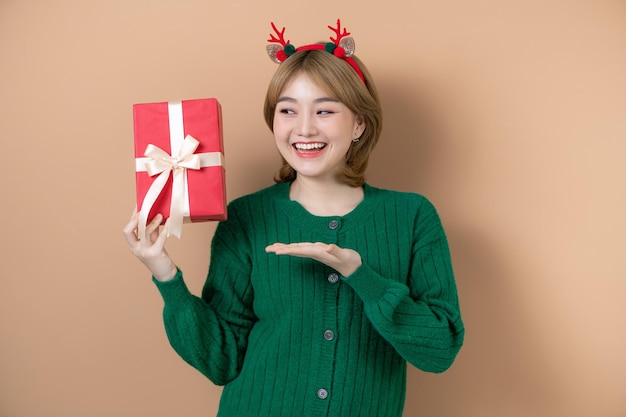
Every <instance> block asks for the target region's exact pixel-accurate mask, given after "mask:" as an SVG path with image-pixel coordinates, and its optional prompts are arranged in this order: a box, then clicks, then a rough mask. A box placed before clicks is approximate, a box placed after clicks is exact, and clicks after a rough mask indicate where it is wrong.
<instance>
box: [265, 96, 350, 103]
mask: <svg viewBox="0 0 626 417" xmlns="http://www.w3.org/2000/svg"><path fill="white" fill-rule="evenodd" d="M283 101H288V102H290V103H296V102H297V101H298V100H296V99H295V98H293V97H288V96H282V97H279V98H278V100H276V104H278V103H281V102H283ZM328 101H330V102H333V103H339V100H337V99H336V98H331V97H320V98H316V99H315V100H313V102H314V103H325V102H328Z"/></svg>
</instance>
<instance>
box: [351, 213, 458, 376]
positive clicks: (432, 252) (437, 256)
mask: <svg viewBox="0 0 626 417" xmlns="http://www.w3.org/2000/svg"><path fill="white" fill-rule="evenodd" d="M343 279H344V281H345V282H347V283H348V284H349V285H350V286H351V287H352V288H353V289H354V290H355V292H356V293H357V295H358V296H359V297H360V298H361V300H362V301H363V303H364V308H365V313H366V315H367V317H368V318H369V320H370V321H371V322H372V324H373V326H374V328H375V329H376V330H377V331H378V332H379V333H380V334H381V335H382V337H383V338H385V339H386V340H387V341H388V342H389V343H390V344H391V345H392V346H393V347H394V348H395V349H396V351H397V352H398V354H400V355H401V356H402V357H403V358H404V359H406V360H407V361H408V362H409V363H411V364H412V365H413V366H415V367H417V368H419V369H421V370H423V371H427V372H435V373H440V372H443V371H445V370H447V369H448V368H449V367H450V366H451V365H452V363H453V362H454V360H455V358H456V356H457V354H458V352H459V350H460V349H461V346H462V344H463V340H464V334H465V331H464V325H463V321H462V319H461V313H460V308H459V301H458V295H457V289H456V283H455V281H454V276H453V272H452V264H451V259H450V252H449V248H448V243H447V239H446V237H445V234H444V231H443V228H442V226H441V222H440V220H439V217H438V215H437V213H436V211H435V209H434V207H433V206H432V205H431V204H430V203H429V202H427V201H426V203H425V204H424V205H423V207H422V209H420V211H419V213H418V216H417V220H416V222H415V227H414V231H413V250H412V253H411V269H410V273H409V277H408V281H407V284H408V285H407V284H405V283H403V282H400V281H399V280H397V279H392V278H391V277H385V276H382V275H381V274H379V273H378V272H376V271H374V270H373V269H372V268H371V267H370V266H369V265H367V263H365V262H364V263H363V265H361V267H359V269H357V270H356V271H355V272H354V273H353V274H351V275H350V276H349V277H343Z"/></svg>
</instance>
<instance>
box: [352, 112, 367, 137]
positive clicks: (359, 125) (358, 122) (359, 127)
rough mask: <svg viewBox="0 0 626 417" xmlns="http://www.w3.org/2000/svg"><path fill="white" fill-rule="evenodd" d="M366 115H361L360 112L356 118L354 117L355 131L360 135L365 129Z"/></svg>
mask: <svg viewBox="0 0 626 417" xmlns="http://www.w3.org/2000/svg"><path fill="white" fill-rule="evenodd" d="M365 127H366V126H365V117H363V116H361V115H360V114H358V115H357V116H356V117H355V119H354V131H355V132H356V133H358V136H359V137H360V136H361V135H362V134H363V132H364V131H365Z"/></svg>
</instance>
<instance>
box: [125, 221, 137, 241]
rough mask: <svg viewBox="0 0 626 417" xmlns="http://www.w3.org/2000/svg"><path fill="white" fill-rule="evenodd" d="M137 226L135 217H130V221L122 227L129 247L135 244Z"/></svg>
mask: <svg viewBox="0 0 626 417" xmlns="http://www.w3.org/2000/svg"><path fill="white" fill-rule="evenodd" d="M138 225H139V220H138V218H137V216H134V217H131V219H130V221H129V222H128V223H127V224H126V226H125V227H124V230H123V231H124V237H125V238H126V240H127V241H128V244H129V245H133V244H135V243H137V240H138V238H137V226H138Z"/></svg>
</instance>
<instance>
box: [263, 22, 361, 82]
mask: <svg viewBox="0 0 626 417" xmlns="http://www.w3.org/2000/svg"><path fill="white" fill-rule="evenodd" d="M272 29H274V32H275V33H276V35H278V37H276V36H274V34H272V33H270V38H269V39H268V40H267V41H268V42H271V43H272V45H267V54H268V55H269V56H270V59H271V60H272V61H274V62H275V63H277V64H280V63H281V62H283V61H284V60H285V59H287V58H288V57H289V56H290V55H293V54H294V53H296V52H298V51H307V50H312V49H318V50H323V51H326V52H329V53H331V54H333V55H335V56H336V57H337V58H341V59H343V60H345V61H346V62H347V63H348V64H350V66H351V67H352V68H354V70H355V71H356V73H357V75H358V76H359V78H360V79H361V81H363V84H365V77H364V76H363V73H362V72H361V69H360V68H359V65H358V64H357V63H356V61H355V60H354V59H352V58H351V57H352V54H354V39H352V38H348V37H347V36H348V35H350V32H348V31H347V30H346V29H345V28H344V29H343V32H341V22H340V21H339V19H337V27H336V28H334V27H332V26H328V29H330V30H332V31H333V32H335V35H336V37H335V38H333V37H332V36H331V37H330V40H331V41H332V42H326V43H324V44H321V43H314V44H310V45H304V46H299V47H298V48H296V47H295V46H293V44H291V43H289V42H290V41H289V40H285V28H284V27H283V29H282V30H280V31H279V30H278V28H276V25H274V22H272ZM274 43H278V44H280V46H279V45H274Z"/></svg>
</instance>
